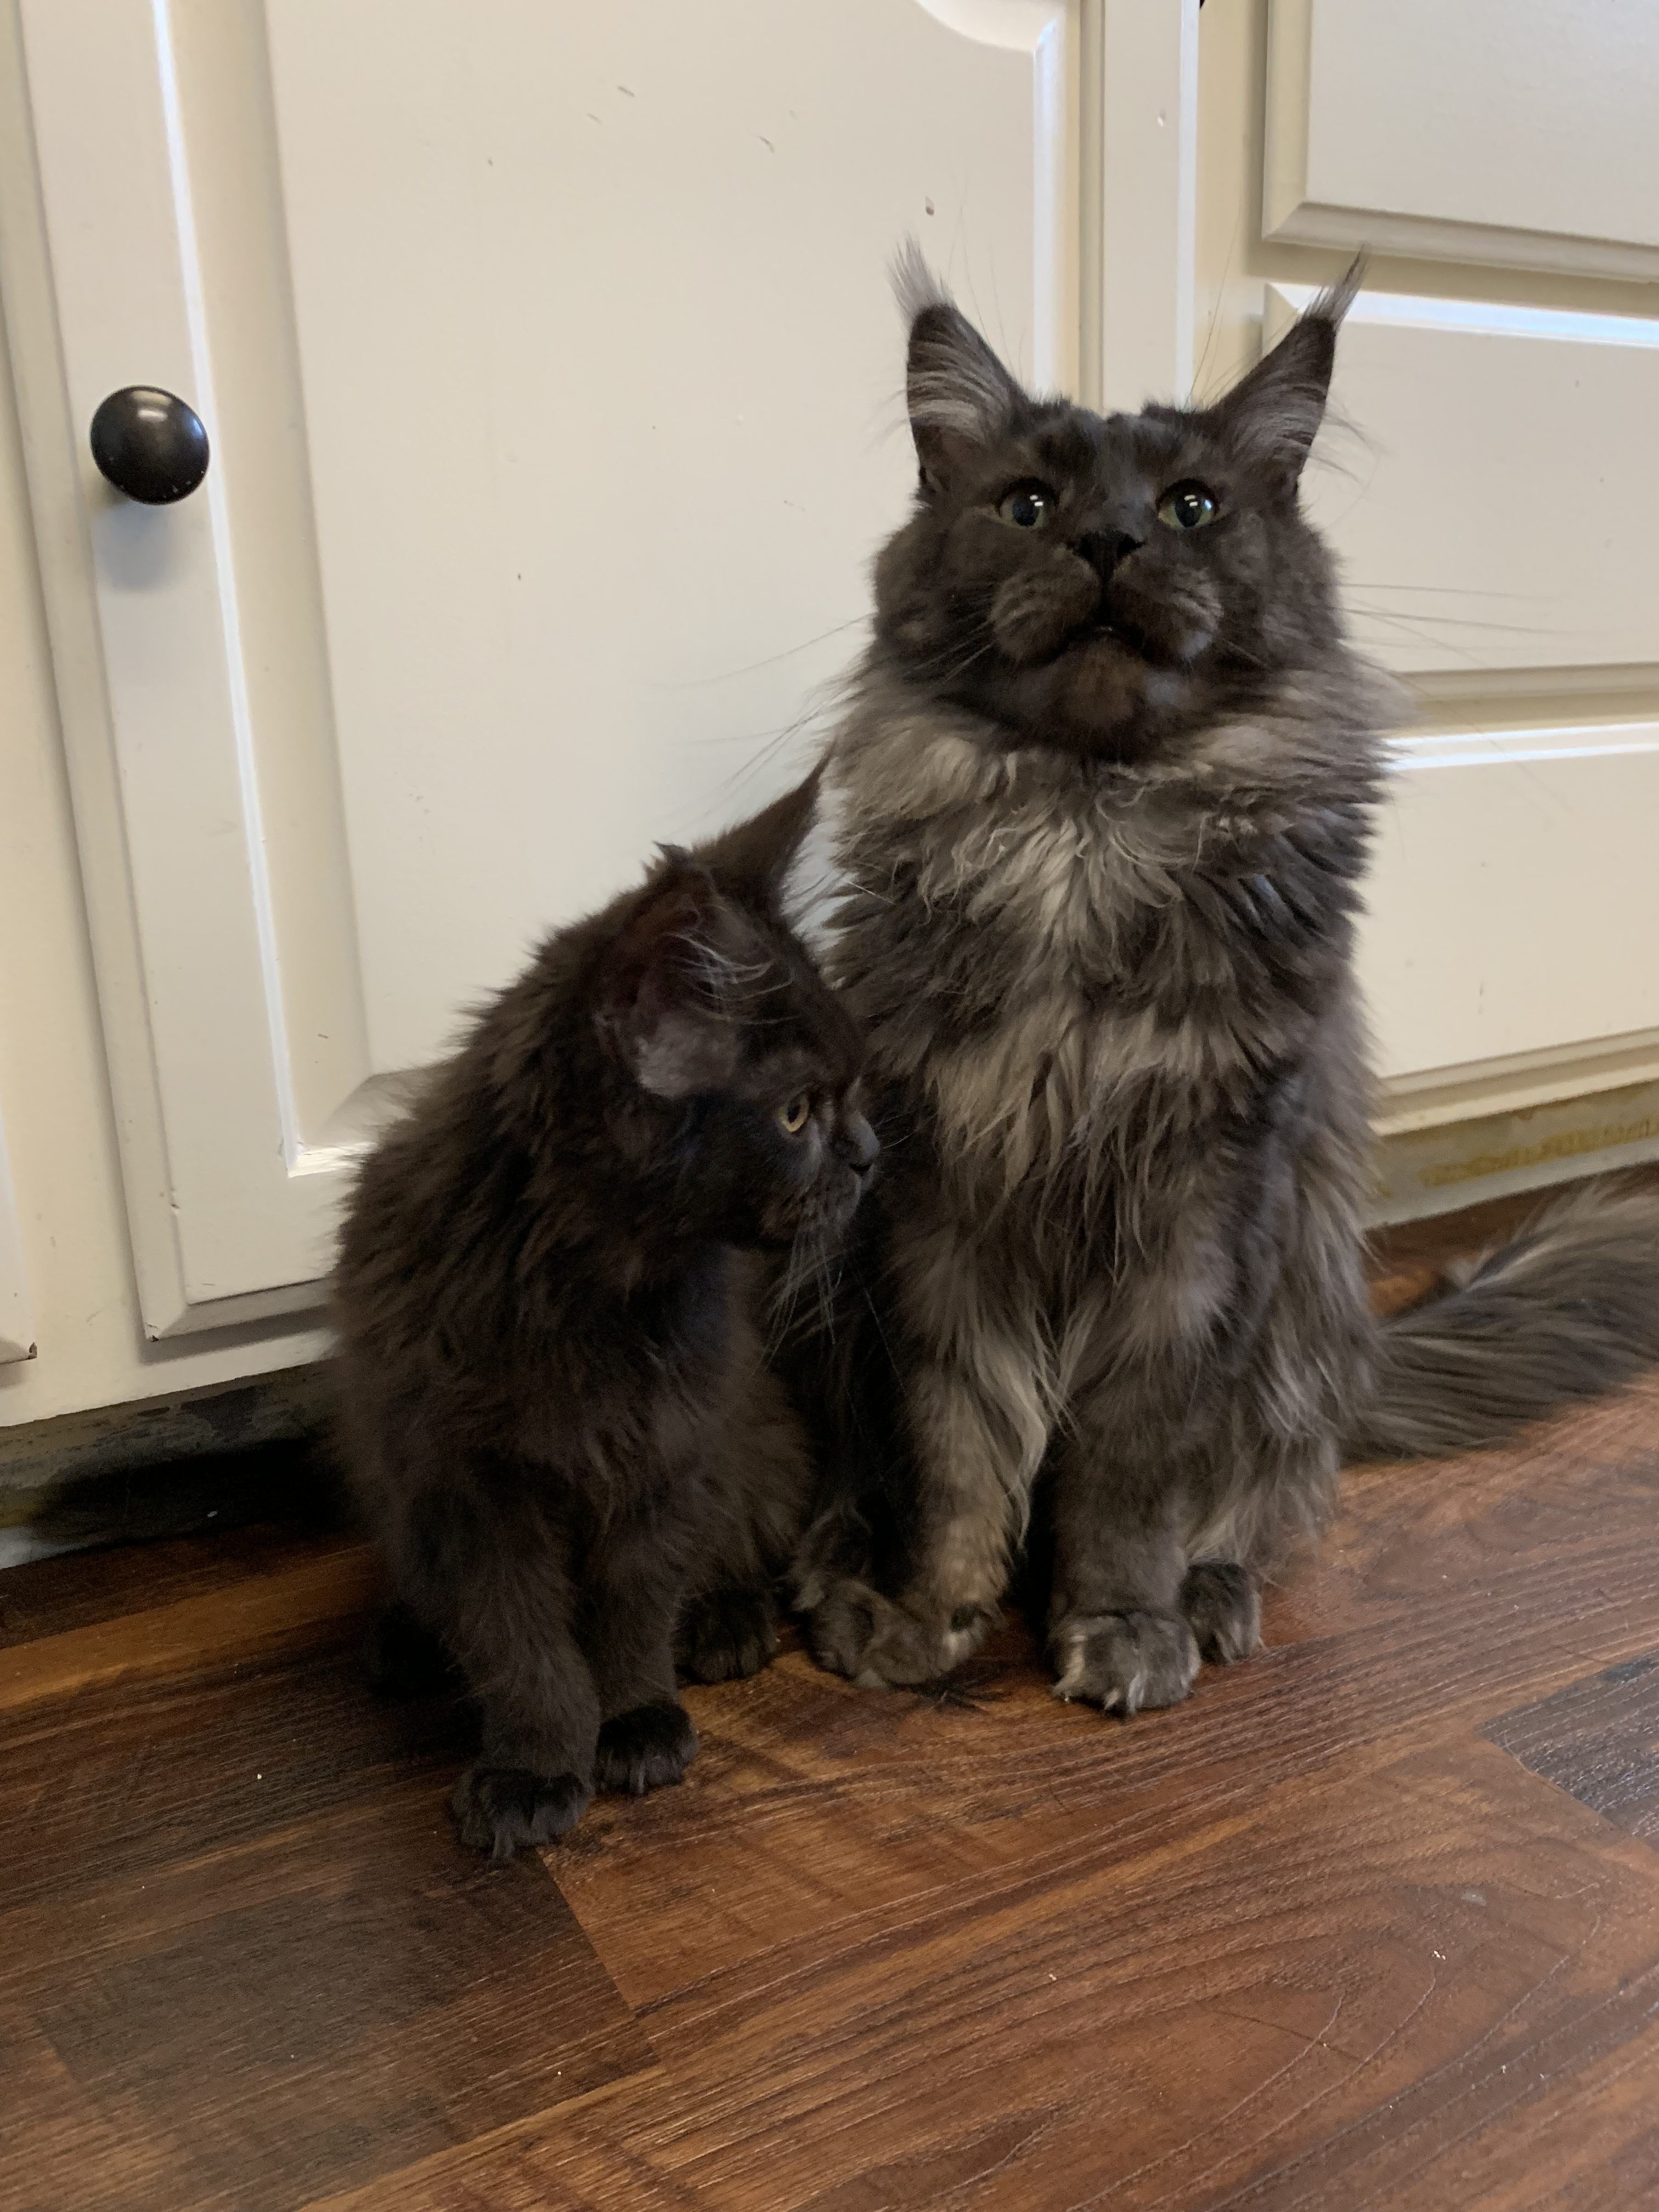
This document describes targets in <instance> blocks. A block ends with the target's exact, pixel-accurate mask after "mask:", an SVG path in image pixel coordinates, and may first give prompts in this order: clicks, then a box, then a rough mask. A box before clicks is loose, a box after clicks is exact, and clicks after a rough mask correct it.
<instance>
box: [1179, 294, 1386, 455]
mask: <svg viewBox="0 0 1659 2212" xmlns="http://www.w3.org/2000/svg"><path fill="white" fill-rule="evenodd" d="M1364 275H1365V257H1364V254H1361V255H1360V256H1359V258H1358V259H1357V260H1356V261H1355V262H1354V263H1353V264H1352V267H1351V268H1350V269H1349V270H1348V273H1347V275H1346V276H1345V277H1344V278H1343V279H1342V281H1341V283H1340V284H1334V285H1332V286H1331V288H1330V289H1329V290H1328V291H1325V292H1322V293H1321V294H1320V295H1319V297H1318V298H1317V299H1316V301H1314V302H1313V304H1312V305H1311V307H1309V308H1308V309H1307V310H1306V312H1305V313H1303V314H1302V315H1300V316H1299V317H1298V318H1297V320H1296V321H1295V322H1294V323H1292V324H1291V327H1290V329H1289V330H1288V331H1285V335H1284V337H1282V338H1280V340H1279V343H1278V344H1277V345H1276V346H1275V347H1274V348H1273V351H1272V352H1271V353H1269V354H1264V355H1263V356H1262V358H1261V361H1259V362H1257V364H1256V366H1255V368H1253V369H1252V370H1251V371H1250V373H1249V375H1248V376H1245V377H1243V378H1241V379H1240V380H1239V382H1238V383H1237V384H1236V385H1234V386H1233V388H1232V390H1231V392H1228V394H1227V395H1226V397H1225V398H1224V399H1218V400H1217V402H1216V404H1215V405H1214V406H1213V407H1211V408H1209V409H1207V410H1206V412H1207V414H1208V416H1209V419H1210V422H1211V424H1212V427H1213V428H1214V430H1215V432H1216V434H1217V435H1218V436H1219V437H1220V438H1221V440H1222V441H1224V443H1225V444H1226V445H1227V446H1229V447H1231V449H1232V451H1233V452H1234V453H1236V454H1237V456H1238V458H1239V459H1241V460H1242V461H1243V462H1244V463H1245V464H1246V465H1248V466H1250V467H1254V468H1256V469H1260V470H1261V471H1263V473H1264V474H1266V475H1267V476H1268V477H1271V478H1272V479H1273V482H1274V483H1275V485H1276V486H1277V488H1278V489H1279V491H1280V493H1281V494H1283V495H1289V494H1290V493H1291V492H1293V491H1294V490H1295V489H1296V487H1297V483H1299V481H1300V480H1301V476H1302V471H1303V467H1304V464H1305V462H1306V460H1307V458H1308V455H1309V453H1310V450H1311V448H1312V446H1313V441H1314V440H1315V438H1316V437H1317V436H1318V435H1319V426H1320V424H1321V423H1322V422H1323V421H1324V419H1325V401H1326V398H1327V397H1328V393H1329V392H1330V387H1331V370H1332V368H1333V366H1334V363H1335V361H1336V333H1337V331H1338V330H1339V329H1340V327H1341V323H1342V318H1343V317H1344V316H1345V315H1346V313H1347V312H1348V309H1349V308H1350V307H1352V305H1353V300H1354V295H1355V294H1356V293H1357V292H1358V289H1359V287H1360V285H1361V283H1363V282H1364Z"/></svg>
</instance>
